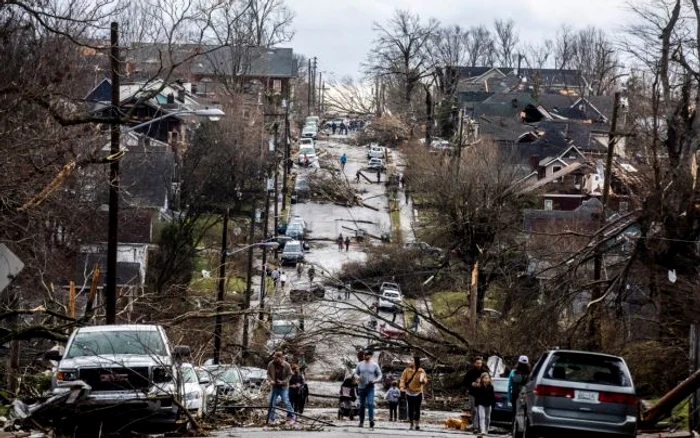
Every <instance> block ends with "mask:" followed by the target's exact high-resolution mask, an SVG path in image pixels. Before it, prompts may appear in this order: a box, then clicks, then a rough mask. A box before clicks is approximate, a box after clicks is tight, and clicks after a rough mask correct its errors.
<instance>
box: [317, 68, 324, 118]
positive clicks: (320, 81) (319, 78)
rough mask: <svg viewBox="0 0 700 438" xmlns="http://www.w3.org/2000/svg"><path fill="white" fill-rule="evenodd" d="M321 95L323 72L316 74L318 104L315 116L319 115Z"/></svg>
mask: <svg viewBox="0 0 700 438" xmlns="http://www.w3.org/2000/svg"><path fill="white" fill-rule="evenodd" d="M321 93H323V72H320V73H319V74H318V102H317V103H316V114H321Z"/></svg>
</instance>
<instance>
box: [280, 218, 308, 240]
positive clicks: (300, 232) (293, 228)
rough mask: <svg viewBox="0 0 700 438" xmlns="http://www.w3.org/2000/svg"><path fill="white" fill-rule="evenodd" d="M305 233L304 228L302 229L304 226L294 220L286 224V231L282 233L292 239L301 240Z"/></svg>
mask: <svg viewBox="0 0 700 438" xmlns="http://www.w3.org/2000/svg"><path fill="white" fill-rule="evenodd" d="M305 233H306V230H304V226H303V225H302V224H300V223H299V222H296V223H288V224H287V231H285V232H284V235H285V236H289V237H291V238H292V239H294V240H303V239H304V234H305Z"/></svg>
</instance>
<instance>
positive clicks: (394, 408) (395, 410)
mask: <svg viewBox="0 0 700 438" xmlns="http://www.w3.org/2000/svg"><path fill="white" fill-rule="evenodd" d="M398 419H399V402H397V401H396V402H389V421H397V420H398Z"/></svg>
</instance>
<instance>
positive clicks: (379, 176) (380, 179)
mask: <svg viewBox="0 0 700 438" xmlns="http://www.w3.org/2000/svg"><path fill="white" fill-rule="evenodd" d="M380 182H382V169H377V184H379V183H380Z"/></svg>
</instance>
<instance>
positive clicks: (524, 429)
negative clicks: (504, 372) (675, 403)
mask: <svg viewBox="0 0 700 438" xmlns="http://www.w3.org/2000/svg"><path fill="white" fill-rule="evenodd" d="M638 413H639V403H638V400H637V397H636V394H635V389H634V384H633V383H632V377H631V376H630V372H629V370H628V369H627V365H626V364H625V361H624V360H623V359H622V358H620V357H617V356H611V355H608V354H601V353H592V352H587V351H573V350H552V351H549V352H547V353H545V354H544V355H543V356H542V357H541V358H540V359H539V361H537V364H536V365H535V366H534V368H533V369H532V373H531V375H530V380H529V382H528V383H527V384H526V385H525V386H524V387H523V389H522V391H521V392H520V397H519V398H518V400H517V409H516V414H515V419H514V420H513V437H514V438H535V437H544V436H557V437H561V436H565V435H568V434H570V433H572V432H583V433H585V434H586V436H596V437H607V436H615V437H633V436H635V435H636V433H637V418H638Z"/></svg>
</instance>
